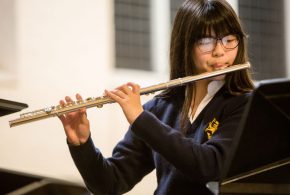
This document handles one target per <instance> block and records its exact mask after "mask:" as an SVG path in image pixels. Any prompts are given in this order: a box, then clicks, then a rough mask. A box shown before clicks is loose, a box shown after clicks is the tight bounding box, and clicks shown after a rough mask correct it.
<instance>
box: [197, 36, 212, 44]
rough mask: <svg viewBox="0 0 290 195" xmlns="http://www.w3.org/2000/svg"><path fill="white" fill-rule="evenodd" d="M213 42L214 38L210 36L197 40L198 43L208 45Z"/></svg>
mask: <svg viewBox="0 0 290 195" xmlns="http://www.w3.org/2000/svg"><path fill="white" fill-rule="evenodd" d="M213 42H214V39H213V38H211V37H206V38H202V39H200V40H199V41H198V44H199V45H209V44H212V43H213Z"/></svg>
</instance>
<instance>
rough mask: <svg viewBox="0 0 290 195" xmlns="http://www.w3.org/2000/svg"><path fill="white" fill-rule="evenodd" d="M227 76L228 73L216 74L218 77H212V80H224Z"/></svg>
mask: <svg viewBox="0 0 290 195" xmlns="http://www.w3.org/2000/svg"><path fill="white" fill-rule="evenodd" d="M225 78H226V75H225V74H223V75H219V76H216V77H212V78H211V80H212V81H222V80H225Z"/></svg>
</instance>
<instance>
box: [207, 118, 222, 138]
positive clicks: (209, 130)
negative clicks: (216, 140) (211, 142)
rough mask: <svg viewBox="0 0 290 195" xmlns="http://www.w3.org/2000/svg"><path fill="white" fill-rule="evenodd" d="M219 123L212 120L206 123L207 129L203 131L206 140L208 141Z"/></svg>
mask: <svg viewBox="0 0 290 195" xmlns="http://www.w3.org/2000/svg"><path fill="white" fill-rule="evenodd" d="M218 126H219V122H218V121H217V120H216V118H214V119H213V120H212V121H211V122H209V123H208V126H207V128H206V129H205V133H206V135H207V138H208V139H210V138H211V137H212V135H213V134H214V132H215V131H216V130H217V129H218Z"/></svg>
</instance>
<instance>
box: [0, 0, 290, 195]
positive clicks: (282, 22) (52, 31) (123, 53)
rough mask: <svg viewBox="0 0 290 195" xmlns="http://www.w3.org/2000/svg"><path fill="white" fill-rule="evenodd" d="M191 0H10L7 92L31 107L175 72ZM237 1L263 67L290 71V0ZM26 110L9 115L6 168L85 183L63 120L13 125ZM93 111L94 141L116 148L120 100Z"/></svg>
mask: <svg viewBox="0 0 290 195" xmlns="http://www.w3.org/2000/svg"><path fill="white" fill-rule="evenodd" d="M182 2H183V0H0V98H1V99H8V100H12V101H17V102H23V103H26V104H28V105H29V108H27V109H25V110H23V111H22V112H21V113H25V112H28V111H33V110H36V109H40V108H44V107H48V106H52V105H57V104H58V102H59V100H60V99H63V98H64V97H65V96H66V95H69V96H75V94H76V93H80V94H82V96H83V97H84V98H87V97H97V96H101V95H102V94H103V91H104V89H113V88H115V87H116V86H119V85H120V84H123V83H125V82H128V81H133V82H136V83H139V84H140V85H141V87H146V86H149V85H154V84H158V83H160V82H165V81H168V77H169V76H168V70H169V66H168V51H169V49H168V47H169V39H170V31H171V26H172V22H173V20H174V16H175V14H176V11H177V9H178V7H179V6H180V4H181V3H182ZM229 2H230V3H231V4H232V6H233V7H234V9H235V10H236V11H237V13H238V15H239V16H240V18H241V21H242V23H243V25H244V27H245V30H246V32H247V33H248V35H249V56H250V62H251V64H252V66H253V77H254V78H255V79H256V80H263V79H272V78H285V77H288V78H289V77H290V65H289V55H287V54H288V53H289V47H290V40H289V36H287V35H288V34H289V31H290V22H289V20H287V18H289V16H288V14H289V11H288V10H290V3H289V1H287V0H230V1H229ZM151 97H152V96H145V97H142V101H143V103H145V102H146V101H147V100H148V99H150V98H151ZM19 114H20V113H15V114H10V115H6V116H3V117H1V118H0V168H3V169H7V170H15V171H19V172H24V173H30V174H35V175H39V176H43V177H50V178H56V179H61V180H66V181H70V182H74V183H78V184H81V185H84V184H83V181H82V179H81V177H80V175H79V173H78V171H77V169H76V168H75V166H74V164H73V161H72V160H71V157H70V154H69V151H68V148H67V144H66V137H65V134H64V132H63V128H62V125H61V123H60V122H59V120H58V119H57V118H51V119H47V120H42V121H38V122H34V123H28V124H25V125H22V126H18V127H14V128H10V127H9V121H10V120H13V119H15V118H18V117H19ZM88 115H89V118H90V121H91V130H92V137H93V140H94V143H95V145H96V146H97V147H98V148H99V149H100V150H101V151H102V152H103V154H104V155H105V156H106V157H109V156H110V155H111V152H112V149H113V147H114V146H115V145H116V143H117V142H118V141H119V140H120V139H122V138H123V136H124V133H125V132H126V130H127V128H128V123H127V121H126V119H125V117H124V116H123V114H122V111H121V109H120V108H119V107H118V106H117V105H115V104H111V105H105V106H104V107H103V108H102V109H97V108H92V109H89V110H88ZM155 187H156V179H155V172H152V173H151V174H150V175H148V176H147V177H145V178H144V179H143V180H142V182H140V183H139V184H137V185H136V186H135V188H134V189H133V190H132V191H130V192H128V193H127V194H128V195H133V194H139V195H145V194H146V195H147V194H153V191H154V189H155Z"/></svg>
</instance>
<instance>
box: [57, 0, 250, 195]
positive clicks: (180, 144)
mask: <svg viewBox="0 0 290 195" xmlns="http://www.w3.org/2000/svg"><path fill="white" fill-rule="evenodd" d="M245 38H246V37H245V33H244V31H243V30H242V27H241V25H240V22H239V19H238V17H237V16H236V14H235V12H234V10H233V9H232V8H231V6H230V5H229V4H228V3H227V2H226V1H225V0H187V1H185V2H184V3H183V5H182V6H181V8H180V9H179V11H178V13H177V15H176V18H175V22H174V25H173V30H172V37H171V46H170V66H171V72H170V79H176V78H179V77H185V76H189V75H196V74H200V73H203V72H210V71H214V70H218V69H222V68H226V67H228V66H231V65H234V64H242V63H245V62H246V61H247V52H246V43H245V41H246V40H245ZM252 89H253V84H252V81H251V79H250V77H249V74H248V71H247V70H241V71H235V72H233V73H230V74H227V75H226V76H225V75H223V76H218V77H215V78H211V79H204V80H200V81H197V82H194V83H191V84H188V85H186V86H184V87H179V88H174V89H168V90H166V91H164V92H163V93H161V94H160V95H157V96H156V97H154V98H153V99H152V100H151V101H149V102H147V103H146V104H145V105H144V106H143V107H142V105H141V103H140V93H139V92H140V87H139V86H138V85H137V84H134V83H131V82H130V83H127V84H124V85H122V86H120V87H118V88H116V89H115V90H113V91H108V90H106V91H105V94H106V95H107V96H109V97H110V98H112V99H113V100H115V101H116V102H117V103H118V104H119V105H120V106H121V108H122V110H123V112H124V115H125V116H126V118H127V120H128V122H129V123H130V128H129V130H128V131H127V133H126V135H125V137H124V139H123V140H122V141H120V142H119V143H118V144H117V146H116V147H115V148H114V150H113V155H112V157H110V158H104V157H103V156H102V154H101V152H100V151H99V150H98V149H96V148H95V146H94V144H93V141H92V139H91V137H90V125H89V121H88V119H87V115H86V110H85V109H81V110H80V111H76V112H73V113H68V114H66V115H63V116H60V120H61V121H62V124H63V126H64V130H65V133H66V135H67V140H68V143H69V149H70V152H71V155H72V158H73V160H74V162H75V164H76V166H77V168H78V170H79V171H80V173H81V175H82V177H83V179H84V181H85V183H86V185H87V187H88V189H89V190H90V191H92V192H93V193H94V194H122V193H125V192H127V191H129V190H130V189H131V188H133V187H134V185H135V184H136V183H138V182H139V181H140V180H141V179H142V178H143V177H144V176H145V175H146V174H148V173H150V172H151V171H152V170H153V169H156V176H157V182H158V185H157V189H156V190H155V193H154V194H156V195H169V194H174V195H175V194H176V195H177V194H178V195H180V194H198V195H201V194H210V191H209V190H208V189H207V188H206V183H207V182H209V181H219V180H220V179H221V170H222V168H223V164H224V162H225V160H226V159H227V156H228V153H229V150H230V146H231V142H232V138H233V136H234V134H235V132H236V130H237V128H238V124H239V121H240V119H241V116H242V113H243V109H244V107H245V105H246V103H247V100H248V96H249V95H248V94H249V92H250V91H251V90H252ZM76 99H77V100H81V99H82V98H81V96H80V95H79V94H77V95H76ZM72 101H73V100H72V99H71V98H70V97H65V101H63V100H61V101H60V104H61V105H62V106H64V105H65V104H66V103H70V102H72Z"/></svg>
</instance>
